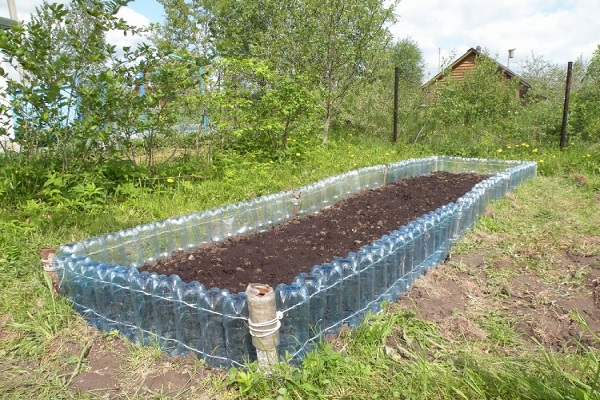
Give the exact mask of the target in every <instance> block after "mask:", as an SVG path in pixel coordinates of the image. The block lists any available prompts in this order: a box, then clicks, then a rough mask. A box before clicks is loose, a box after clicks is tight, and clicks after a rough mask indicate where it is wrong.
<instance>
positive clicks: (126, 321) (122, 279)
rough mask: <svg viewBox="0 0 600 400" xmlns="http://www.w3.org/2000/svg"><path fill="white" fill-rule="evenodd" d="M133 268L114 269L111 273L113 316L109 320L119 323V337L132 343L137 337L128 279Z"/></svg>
mask: <svg viewBox="0 0 600 400" xmlns="http://www.w3.org/2000/svg"><path fill="white" fill-rule="evenodd" d="M131 271H135V268H131V267H130V268H124V267H114V268H113V269H112V271H111V274H110V277H111V287H110V288H111V300H112V301H111V303H112V309H113V311H114V314H112V315H111V316H110V318H111V319H113V320H115V321H119V322H120V323H119V324H118V329H119V332H120V333H121V335H123V336H124V337H126V338H127V339H128V340H129V341H134V340H135V338H136V335H137V327H136V325H135V323H136V317H135V315H134V310H133V309H132V308H131V289H130V282H129V279H130V277H131V276H132V272H131Z"/></svg>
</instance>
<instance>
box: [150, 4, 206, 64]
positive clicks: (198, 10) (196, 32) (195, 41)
mask: <svg viewBox="0 0 600 400" xmlns="http://www.w3.org/2000/svg"><path fill="white" fill-rule="evenodd" d="M157 1H158V3H159V4H161V5H162V6H163V8H164V10H165V20H164V22H163V23H162V24H153V25H152V34H151V36H150V39H151V40H152V42H153V43H154V44H155V45H156V47H157V48H158V49H159V50H160V51H163V52H166V53H177V54H181V53H189V54H191V55H192V56H203V57H205V58H207V59H208V58H210V57H211V55H213V53H214V52H213V50H212V41H211V38H210V35H209V32H208V22H209V20H210V17H209V15H208V14H207V12H206V10H205V9H204V8H203V7H202V4H201V2H200V1H198V0H191V1H186V0H157Z"/></svg>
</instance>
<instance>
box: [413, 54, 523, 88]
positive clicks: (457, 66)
mask: <svg viewBox="0 0 600 400" xmlns="http://www.w3.org/2000/svg"><path fill="white" fill-rule="evenodd" d="M478 57H485V58H487V59H489V60H492V61H493V62H494V63H496V64H497V65H498V71H499V72H500V73H501V75H500V76H501V77H502V78H507V79H518V80H519V87H518V89H517V91H516V93H515V97H516V98H518V99H522V98H523V97H524V96H525V94H526V93H527V91H528V90H529V89H530V88H531V85H530V84H529V83H527V82H526V81H524V80H523V79H521V78H519V76H518V75H517V74H515V73H514V72H513V71H511V70H510V69H508V67H505V66H504V65H502V64H500V63H499V62H497V61H496V60H494V59H492V58H490V57H488V56H487V55H485V54H483V53H482V52H481V49H480V48H479V47H477V48H476V49H474V48H470V49H469V50H467V52H466V53H465V54H463V55H462V56H460V57H459V58H457V59H456V60H455V61H454V62H453V63H452V64H450V65H449V66H448V67H447V68H445V69H444V70H443V71H441V72H440V73H438V74H437V75H436V76H434V77H433V78H431V79H430V80H429V81H428V82H427V83H425V84H424V85H423V86H421V88H422V89H423V90H425V91H428V97H431V98H434V97H436V94H435V87H436V86H437V85H439V84H443V83H444V81H446V79H448V76H452V78H453V79H456V80H458V81H461V80H463V79H464V76H465V73H466V72H468V71H470V70H473V69H474V68H475V67H476V66H477V64H476V62H475V60H476V59H477V58H478Z"/></svg>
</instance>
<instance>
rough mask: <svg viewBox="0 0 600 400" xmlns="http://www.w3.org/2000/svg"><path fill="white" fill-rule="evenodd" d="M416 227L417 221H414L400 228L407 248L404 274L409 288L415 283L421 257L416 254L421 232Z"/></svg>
mask: <svg viewBox="0 0 600 400" xmlns="http://www.w3.org/2000/svg"><path fill="white" fill-rule="evenodd" d="M415 227H416V223H415V222H414V221H413V222H411V223H409V224H408V225H405V226H403V227H402V228H400V231H401V232H402V235H403V236H404V246H405V249H406V250H405V258H404V263H405V267H404V276H405V281H406V286H407V289H408V287H409V286H410V285H411V284H412V283H413V281H414V279H415V276H416V270H417V269H418V266H419V257H418V255H415V254H416V253H417V249H416V246H415V242H416V241H415V238H416V237H417V236H418V234H419V232H418V231H416V229H415Z"/></svg>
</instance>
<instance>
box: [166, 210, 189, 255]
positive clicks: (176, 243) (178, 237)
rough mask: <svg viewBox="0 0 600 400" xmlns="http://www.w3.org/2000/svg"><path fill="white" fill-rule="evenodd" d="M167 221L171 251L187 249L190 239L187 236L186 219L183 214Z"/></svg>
mask: <svg viewBox="0 0 600 400" xmlns="http://www.w3.org/2000/svg"><path fill="white" fill-rule="evenodd" d="M167 222H168V226H169V231H170V235H171V241H172V242H171V244H172V246H173V247H172V248H171V252H172V251H173V250H186V249H189V247H190V246H189V244H190V239H189V237H188V230H187V219H186V218H185V216H180V217H175V218H171V219H169V220H168V221H167Z"/></svg>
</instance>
